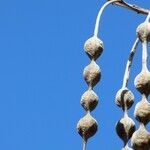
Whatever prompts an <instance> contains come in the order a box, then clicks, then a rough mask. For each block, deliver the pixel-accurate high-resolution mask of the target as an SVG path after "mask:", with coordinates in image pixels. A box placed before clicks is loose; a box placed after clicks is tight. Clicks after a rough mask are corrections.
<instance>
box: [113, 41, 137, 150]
mask: <svg viewBox="0 0 150 150" xmlns="http://www.w3.org/2000/svg"><path fill="white" fill-rule="evenodd" d="M138 43H139V39H136V41H135V43H134V45H133V47H132V49H131V52H130V56H129V59H128V62H127V65H126V70H125V74H124V79H123V84H122V88H121V89H120V90H119V91H118V92H117V94H116V99H115V102H116V104H117V105H118V106H119V107H121V108H122V110H123V111H124V116H123V118H121V119H120V120H119V121H118V122H117V124H116V132H117V134H118V136H119V137H120V138H121V139H122V140H123V142H124V147H123V149H122V150H129V149H130V148H129V146H128V142H129V140H130V138H131V137H132V134H133V133H134V132H135V123H134V121H133V120H132V119H131V118H130V117H129V116H128V109H129V108H130V107H131V106H132V105H133V103H134V95H133V94H132V92H131V91H130V90H129V89H128V87H127V86H128V80H129V74H130V67H131V64H132V60H133V57H134V54H135V51H136V48H137V45H138Z"/></svg>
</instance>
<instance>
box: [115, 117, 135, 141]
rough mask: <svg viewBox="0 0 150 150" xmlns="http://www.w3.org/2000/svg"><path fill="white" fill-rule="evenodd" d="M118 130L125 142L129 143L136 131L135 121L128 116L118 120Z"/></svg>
mask: <svg viewBox="0 0 150 150" xmlns="http://www.w3.org/2000/svg"><path fill="white" fill-rule="evenodd" d="M116 132H117V134H118V136H119V137H120V138H121V139H122V140H123V141H124V143H127V142H128V140H129V139H130V138H131V136H132V134H133V133H134V132H135V123H134V122H133V120H132V119H131V118H129V117H128V116H126V117H124V118H122V119H121V120H119V121H118V122H117V125H116Z"/></svg>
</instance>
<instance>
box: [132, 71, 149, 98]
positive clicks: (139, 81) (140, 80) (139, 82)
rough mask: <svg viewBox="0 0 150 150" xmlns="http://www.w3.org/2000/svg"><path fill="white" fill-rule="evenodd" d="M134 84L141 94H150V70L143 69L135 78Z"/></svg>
mask: <svg viewBox="0 0 150 150" xmlns="http://www.w3.org/2000/svg"><path fill="white" fill-rule="evenodd" d="M134 85H135V87H136V89H137V90H138V91H139V92H140V93H141V94H145V95H147V96H148V95H149V94H150V72H149V71H142V72H141V73H139V74H138V75H137V76H136V78H135V80H134Z"/></svg>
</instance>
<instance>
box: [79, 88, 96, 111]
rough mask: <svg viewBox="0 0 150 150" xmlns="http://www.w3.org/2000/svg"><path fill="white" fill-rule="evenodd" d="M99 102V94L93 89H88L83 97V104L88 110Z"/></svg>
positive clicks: (92, 108)
mask: <svg viewBox="0 0 150 150" xmlns="http://www.w3.org/2000/svg"><path fill="white" fill-rule="evenodd" d="M97 104H98V96H97V95H96V93H95V92H94V91H93V90H88V91H86V92H85V93H84V94H83V95H82V97H81V105H82V106H83V108H84V109H85V110H86V111H92V110H94V109H95V107H96V106H97Z"/></svg>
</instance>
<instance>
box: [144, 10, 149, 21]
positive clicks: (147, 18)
mask: <svg viewBox="0 0 150 150" xmlns="http://www.w3.org/2000/svg"><path fill="white" fill-rule="evenodd" d="M145 22H150V12H149V13H148V16H147V17H146V20H145Z"/></svg>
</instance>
